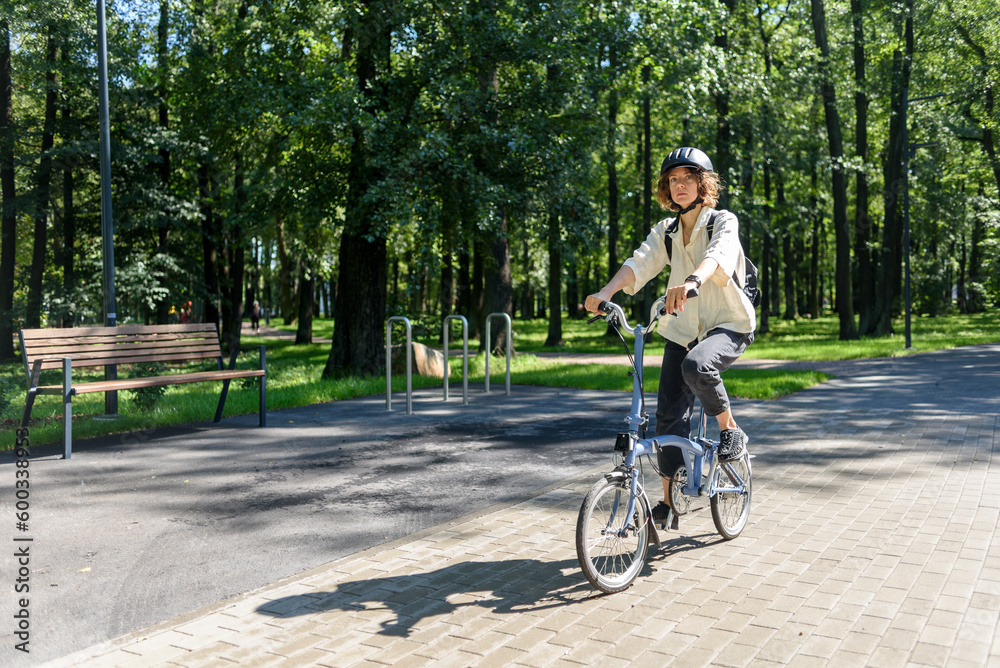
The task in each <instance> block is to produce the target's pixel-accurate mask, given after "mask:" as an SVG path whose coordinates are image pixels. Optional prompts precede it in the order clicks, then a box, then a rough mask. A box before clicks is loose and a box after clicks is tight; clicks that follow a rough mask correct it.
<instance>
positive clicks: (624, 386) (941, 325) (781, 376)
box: [0, 313, 1000, 449]
mask: <svg viewBox="0 0 1000 668" xmlns="http://www.w3.org/2000/svg"><path fill="white" fill-rule="evenodd" d="M275 324H276V323H274V322H272V325H275ZM771 326H772V331H771V332H770V333H769V334H767V335H764V336H760V337H758V340H757V341H756V342H755V343H754V344H753V345H752V346H751V347H750V348H749V350H748V351H747V353H746V355H745V357H747V358H764V359H785V360H836V359H851V358H859V357H879V356H892V355H905V354H910V353H912V352H921V351H928V350H937V349H942V348H951V347H955V346H960V345H969V344H974V343H986V342H992V341H997V340H1000V329H998V327H997V314H996V313H990V314H983V315H976V316H950V317H947V318H916V319H914V321H913V336H912V338H913V344H914V349H913V350H909V351H908V350H905V349H904V344H903V337H902V336H901V335H897V336H895V337H891V338H887V339H862V340H861V341H853V342H839V341H837V320H836V317H835V316H825V317H823V318H820V319H817V320H815V321H811V320H797V321H794V322H786V321H782V320H780V319H776V318H772V320H771ZM897 328H898V329H899V330H900V331H901V330H902V323H899V324H898V325H897ZM283 329H286V328H283ZM287 329H290V330H292V331H294V328H291V327H290V328H287ZM332 329H333V326H332V322H331V321H330V320H323V319H317V320H316V321H315V323H314V335H315V336H316V337H317V338H328V337H329V336H330V335H331V333H332ZM455 329H456V330H457V329H458V328H457V327H456V328H455ZM605 329H606V327H605V325H604V324H603V323H600V322H599V323H595V324H594V325H591V326H587V324H586V321H583V320H575V321H571V320H568V319H565V318H564V319H563V341H564V345H563V346H559V347H546V346H544V342H545V338H546V335H547V332H548V323H547V321H545V320H532V321H515V322H514V335H515V343H514V347H515V350H517V352H518V353H519V354H518V355H516V356H515V357H514V360H513V363H512V368H511V377H512V382H513V383H515V384H524V385H541V386H552V387H579V388H584V389H598V390H615V391H623V392H624V391H628V390H630V389H631V382H632V381H631V378H630V377H629V376H628V374H627V370H628V369H627V360H626V358H625V355H624V350H623V347H622V345H621V342H620V341H618V340H617V339H611V340H609V339H607V338H605V336H604V332H605ZM400 338H401V337H400ZM657 338H658V337H657ZM257 341H262V342H264V343H266V344H267V350H268V382H267V386H268V409H269V410H271V411H274V410H279V409H282V408H291V407H295V406H306V405H311V404H316V403H324V402H328V401H337V400H340V399H349V398H354V397H361V396H370V395H377V394H384V393H385V378H384V376H377V377H370V378H344V379H339V380H324V379H322V378H321V377H320V374H321V372H322V369H323V366H324V364H325V362H326V358H327V356H328V354H329V344H326V343H323V344H311V345H304V346H295V345H293V344H292V343H291V342H290V341H286V340H279V339H261V338H260V337H247V338H245V339H244V342H245V343H254V342H257ZM425 342H426V343H428V344H429V345H438V342H437V341H436V340H434V339H428V340H426V341H425ZM453 345H454V344H453ZM460 346H461V342H460V341H459V343H458V346H456V347H459V348H460ZM469 347H470V349H471V350H473V351H474V350H476V348H477V347H478V341H470V346H469ZM453 349H454V348H453ZM544 351H564V352H578V353H618V354H621V365H604V364H568V363H565V362H561V361H559V360H558V359H557V358H544V357H537V356H535V355H531V354H525V353H533V352H544ZM661 352H662V343H661V342H659V341H655V342H654V343H653V344H651V345H650V346H648V347H647V354H648V355H658V354H661ZM484 359H485V358H484V357H483V356H482V355H480V356H478V357H474V358H472V359H470V363H469V376H470V382H473V383H477V382H482V381H483V374H484V368H485V361H484ZM242 365H243V366H246V367H247V368H253V366H254V363H253V361H252V360H243V361H242ZM451 370H452V371H451V379H452V380H451V389H452V395H453V396H454V395H455V393H456V392H461V361H460V360H458V359H452V360H451ZM490 371H491V383H492V384H500V385H502V383H503V382H504V361H503V358H495V359H494V361H493V362H491V364H490ZM167 372H169V371H167ZM23 373H24V371H23V366H22V364H21V363H20V362H17V363H5V364H0V392H2V394H0V426H2V431H0V448H2V449H9V448H10V447H11V446H12V445H13V443H14V433H13V432H14V429H13V428H14V427H15V426H16V424H17V422H18V421H19V419H20V414H21V410H22V408H23V405H24V394H25V389H24V382H23ZM58 373H59V372H50V374H51V375H50V376H49V377H48V378H47V379H46V378H44V377H43V383H53V384H55V383H57V382H59V380H58ZM102 373H103V372H102V371H100V370H98V371H97V372H93V371H87V370H80V371H77V372H75V373H74V379H75V380H76V381H77V382H80V381H83V380H87V379H96V378H99V377H100V376H101V374H102ZM125 373H126V372H122V375H123V377H124V375H125ZM825 379H826V376H825V375H824V374H821V373H817V372H813V371H784V370H773V369H767V370H763V369H732V370H730V371H729V372H727V373H726V387H727V389H728V390H729V393H730V394H731V395H733V396H738V397H743V398H747V399H755V400H769V399H775V398H778V397H781V396H784V395H787V394H790V393H793V392H796V391H799V390H801V389H804V388H806V387H809V386H811V385H814V384H816V383H819V382H822V381H823V380H825ZM657 385H658V378H657V377H656V374H650V377H649V378H647V380H646V383H645V389H646V391H647V392H655V391H656V388H657ZM413 386H414V388H424V387H441V381H440V380H438V379H434V378H424V377H420V376H414V378H413ZM219 389H220V385H219V383H194V384H189V385H176V386H171V387H168V388H166V391H165V392H164V394H163V396H162V397H160V398H159V399H158V400H157V401H156V402H155V403H154V404H153V405H152V407H151V408H146V407H143V406H141V405H139V404H138V403H137V402H136V399H135V397H134V395H133V394H132V393H130V392H121V393H119V408H120V413H121V417H119V418H118V419H116V420H111V421H107V420H97V419H94V418H95V417H96V416H100V415H101V414H102V413H103V412H104V395H102V394H88V395H83V396H80V397H76V398H75V400H74V402H73V412H74V420H73V434H74V437H75V438H81V439H82V438H88V437H93V436H100V435H106V434H114V433H122V432H133V433H134V434H135V436H136V438H140V439H141V438H142V434H143V433H144V432H145V431H147V430H150V429H152V428H155V427H158V426H166V425H175V424H186V423H191V422H201V421H207V420H211V419H212V417H213V416H214V414H215V405H216V403H217V401H218V396H219ZM393 391H394V392H403V391H405V377H404V375H403V374H402V373H398V374H393ZM401 400H402V398H401V397H400V398H397V401H401ZM256 411H257V390H256V386H255V385H253V383H252V382H248V381H236V382H234V383H233V386H232V387H231V389H230V393H229V398H228V400H227V402H226V410H225V416H226V417H229V416H234V415H246V414H253V413H256ZM61 415H62V405H61V403H60V402H59V400H58V399H57V398H56V397H52V396H43V397H39V398H38V400H37V401H36V402H35V408H34V411H33V413H32V416H33V422H34V424H33V425H32V428H31V441H32V443H35V444H42V443H51V442H57V441H59V440H60V439H61V438H62V425H61Z"/></svg>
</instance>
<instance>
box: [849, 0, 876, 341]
mask: <svg viewBox="0 0 1000 668" xmlns="http://www.w3.org/2000/svg"><path fill="white" fill-rule="evenodd" d="M863 16H864V14H863V10H862V6H861V0H851V22H852V25H853V28H854V33H853V34H854V113H855V116H856V119H855V152H856V153H857V156H858V158H859V159H860V160H861V162H862V163H863V164H862V165H861V166H859V167H858V169H857V170H856V171H855V172H854V174H855V179H856V180H857V188H856V193H855V197H856V199H855V207H854V235H855V236H854V255H855V257H857V259H858V291H857V292H858V315H859V321H860V322H859V325H858V330H859V332H860V333H861V334H871V333H872V332H873V331H874V324H875V323H874V320H875V319H874V315H875V299H874V295H875V274H874V272H873V269H872V256H871V250H870V249H869V245H870V243H871V232H872V229H871V227H872V224H871V222H872V221H871V218H870V217H869V215H868V176H867V172H866V170H865V165H866V164H867V162H868V93H867V92H866V91H865V87H866V86H867V83H866V80H865V32H864V23H863Z"/></svg>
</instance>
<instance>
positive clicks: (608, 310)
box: [587, 288, 698, 334]
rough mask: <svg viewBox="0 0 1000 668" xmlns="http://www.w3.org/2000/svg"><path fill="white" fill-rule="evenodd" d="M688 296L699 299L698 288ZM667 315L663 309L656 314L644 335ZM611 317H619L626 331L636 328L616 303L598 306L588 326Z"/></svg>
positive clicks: (693, 289) (688, 292) (605, 303)
mask: <svg viewBox="0 0 1000 668" xmlns="http://www.w3.org/2000/svg"><path fill="white" fill-rule="evenodd" d="M686 296H687V298H688V299H692V298H694V297H697V296H698V288H692V289H690V290H688V291H687V295H686ZM666 314H667V312H666V310H665V309H664V308H662V307H661V308H660V312H659V313H657V314H656V317H654V318H653V319H652V320H650V321H649V324H648V325H646V327H645V328H643V334H645V333H646V332H648V331H649V330H651V329H652V328H653V324H654V323H655V322H656V321H657V320H659V319H660V318H662V317H663V316H665V315H666ZM671 315H673V316H674V317H677V314H676V313H672V314H671ZM611 316H614V317H617V318H618V320H619V322H620V323H621V324H622V325H623V326H624V327H625V329H627V330H629V331H633V329H634V328H633V327H632V325H630V324H629V322H628V318H626V317H625V311H624V309H622V307H621V306H619V305H618V304H616V303H614V302H601V303H600V304H598V305H597V314H596V315H595V316H594V317H593V318H591V319H590V320H588V321H587V324H588V325H589V324H591V323H593V322H596V321H597V320H599V319H601V318H602V317H604V318H608V317H611Z"/></svg>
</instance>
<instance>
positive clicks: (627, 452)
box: [599, 302, 731, 542]
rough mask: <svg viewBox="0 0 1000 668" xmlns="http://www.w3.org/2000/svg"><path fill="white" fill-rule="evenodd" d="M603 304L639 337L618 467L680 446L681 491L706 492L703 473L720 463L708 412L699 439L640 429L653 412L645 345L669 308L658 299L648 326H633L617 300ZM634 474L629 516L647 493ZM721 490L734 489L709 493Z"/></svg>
mask: <svg viewBox="0 0 1000 668" xmlns="http://www.w3.org/2000/svg"><path fill="white" fill-rule="evenodd" d="M599 308H600V310H601V311H604V312H605V313H607V314H608V315H607V318H608V320H609V321H610V320H611V319H615V320H616V321H617V326H618V327H619V328H624V329H626V330H628V331H629V332H630V333H631V334H632V335H633V337H634V338H635V349H634V354H633V360H634V364H635V366H634V369H633V373H632V406H631V408H630V410H629V415H628V417H627V418H626V419H625V420H626V422H627V423H628V433H627V434H621V435H620V436H619V442H618V443H617V444H616V446H615V447H616V449H618V450H623V451H624V455H623V456H624V460H623V461H622V466H621V467H619V468H620V471H618V475H620V476H624V475H625V472H630V471H634V467H635V462H636V460H637V459H638V458H639V457H641V456H643V455H655V454H656V452H657V451H658V450H659V449H660V448H664V447H677V448H680V450H681V454H682V455H683V457H684V466H685V467H686V469H687V471H688V482H687V484H686V485H685V486H684V487H683V488H682V489H681V492H682V493H683V494H684V495H685V496H704V495H705V489H704V486H703V485H702V483H701V481H702V477H703V475H702V474H703V473H704V472H705V470H706V466H707V469H708V477H707V479H708V480H712V475H713V474H714V472H715V467H716V465H717V461H716V456H715V450H714V449H713V448H712V447H711V441H709V440H707V439H706V438H705V437H704V431H705V430H704V424H705V416H704V414H702V420H701V425H702V428H701V430H700V431H701V434H700V435H699V436H698V438H697V440H690V439H687V438H683V437H681V436H673V435H663V436H655V437H653V438H642V437H640V430H642V431H643V432H644V431H645V429H644V428H645V426H646V425H647V424H648V423H649V416H648V415H647V414H646V413H645V412H644V411H643V396H642V374H643V348H644V347H645V337H646V335H647V334H648V333H649V332H651V331H653V328H654V327H655V325H656V322H657V321H658V320H659V319H660V317H662V316H663V315H665V310H664V309H663V308H662V307H661V306H660V303H659V302H657V305H655V306H654V307H653V309H654V312H655V313H656V315H655V317H653V319H652V320H651V321H650V323H649V324H648V325H647V326H646V327H643V326H642V325H636V326H635V327H632V326H630V325H629V324H628V321H627V319H626V318H625V312H624V311H623V310H622V308H621V307H620V306H618V305H617V304H615V303H613V302H603V303H602V304H601V305H600V307H599ZM623 437H625V438H627V442H626V443H623V442H622V441H623ZM612 475H614V474H612ZM631 478H632V479H631V486H632V488H631V494H630V495H629V502H628V509H627V514H626V515H625V516H626V517H632V516H633V515H632V514H633V513H634V512H635V500H636V498H637V497H638V496H639V495H640V494H644V491H641V490H640V486H639V476H637V475H632V476H631ZM717 491H723V492H725V491H731V490H728V488H726V489H719V490H709V495H712V494H714V493H715V492H717ZM647 500H648V499H647ZM614 510H617V509H614ZM623 530H624V529H623ZM654 540H655V539H654ZM656 542H658V541H656Z"/></svg>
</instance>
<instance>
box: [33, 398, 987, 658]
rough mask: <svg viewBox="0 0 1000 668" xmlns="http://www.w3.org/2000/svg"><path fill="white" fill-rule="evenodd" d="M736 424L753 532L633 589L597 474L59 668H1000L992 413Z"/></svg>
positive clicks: (788, 416)
mask: <svg viewBox="0 0 1000 668" xmlns="http://www.w3.org/2000/svg"><path fill="white" fill-rule="evenodd" d="M740 417H741V423H742V424H743V425H744V426H745V428H746V430H747V431H748V432H749V433H751V434H752V435H753V439H754V440H753V443H752V444H751V450H752V452H753V453H755V454H756V455H757V457H756V459H755V460H754V466H755V469H754V499H753V509H752V513H751V519H750V522H749V525H748V526H747V528H746V530H745V531H744V533H743V535H742V536H740V537H739V538H737V539H735V540H733V541H729V542H726V541H722V540H721V539H720V538H719V536H718V534H716V533H715V529H714V526H713V524H712V519H711V514H710V513H709V512H708V510H707V506H706V507H705V508H704V509H703V510H698V511H694V512H692V513H691V514H689V515H687V516H685V517H683V518H682V521H681V526H680V531H678V532H666V533H665V534H661V537H662V538H664V539H665V542H664V545H663V548H662V549H657V548H655V547H654V548H652V549H651V552H650V557H649V560H648V561H649V567H648V568H647V569H646V572H645V573H644V574H643V575H642V576H641V577H640V578H639V580H638V581H637V582H636V584H635V585H634V586H633V587H632V588H631V589H629V590H627V591H625V592H623V593H620V594H615V595H610V596H605V595H599V594H598V592H596V591H595V590H593V589H592V588H591V587H590V585H589V584H588V583H587V582H586V580H585V579H584V578H583V576H582V574H581V573H580V570H579V567H578V565H577V562H576V553H575V548H574V531H575V524H576V515H577V510H578V508H579V504H580V502H581V501H582V499H583V496H584V494H585V493H586V491H587V489H588V487H589V485H590V484H591V483H592V482H593V481H594V480H595V479H596V477H597V475H598V473H599V472H598V471H593V472H592V473H590V474H587V475H585V476H581V477H577V478H576V479H573V480H569V481H566V482H564V483H562V484H559V485H558V486H556V487H554V488H552V489H549V490H547V491H544V493H541V494H539V495H537V496H534V497H533V498H529V499H526V500H523V501H521V502H519V503H517V504H515V505H512V506H506V507H494V508H491V509H489V510H487V511H486V512H483V513H479V514H476V515H475V516H469V517H465V518H461V519H459V520H456V521H454V522H450V523H447V524H445V525H442V526H438V527H435V528H433V529H430V530H427V531H424V532H421V533H419V534H415V535H413V536H409V537H407V538H405V539H401V540H399V541H396V542H395V543H390V544H388V545H384V546H381V547H379V548H376V549H372V550H369V551H367V552H364V553H360V554H356V555H353V556H350V557H347V558H344V559H341V560H339V561H335V562H332V563H330V564H326V565H324V566H322V567H319V568H316V569H313V570H312V571H309V572H306V573H302V574H300V575H298V576H295V577H292V578H289V579H287V580H284V581H282V582H278V583H275V584H273V585H271V586H268V587H265V588H263V589H261V590H258V591H255V592H251V593H249V594H247V595H244V596H241V597H238V598H237V599H233V600H229V601H224V602H222V603H219V604H217V605H214V606H211V607H209V608H207V609H203V610H200V611H198V612H196V613H193V614H191V615H186V616H183V617H181V618H178V619H174V620H170V621H168V622H166V623H164V624H161V625H158V626H156V627H153V628H149V629H145V630H143V631H141V632H138V633H134V634H131V635H129V636H126V637H124V638H119V639H117V640H114V641H111V642H109V643H106V644H104V645H101V646H98V647H95V648H91V649H89V650H85V651H83V652H78V653H76V654H73V655H71V656H68V657H64V658H63V659H60V660H57V661H55V662H53V663H52V665H54V666H64V665H82V666H157V665H163V666H166V665H170V666H174V665H177V666H191V667H199V666H232V665H237V664H238V665H241V666H265V665H291V666H304V665H317V666H388V665H400V666H419V665H435V666H501V665H503V666H507V665H523V666H580V665H600V666H602V667H604V666H626V665H627V666H647V665H648V666H657V667H658V668H659V667H662V666H665V665H676V666H769V665H775V666H778V665H794V666H812V665H816V666H828V665H832V666H879V667H887V666H969V667H973V666H975V667H977V668H978V667H982V666H987V665H994V666H1000V540H997V539H998V538H1000V536H998V533H1000V530H998V523H1000V494H998V491H997V490H1000V457H998V452H997V447H998V446H997V444H996V443H997V441H996V432H997V426H998V425H997V421H998V417H997V416H996V415H962V414H949V413H945V412H940V411H924V410H888V411H886V410H874V409H871V410H867V411H866V410H858V409H852V410H850V411H844V410H829V411H822V410H820V407H787V406H780V404H779V405H774V404H771V405H757V406H754V407H752V408H749V409H743V410H742V412H741V415H740ZM650 482H654V483H655V481H650ZM456 484H458V482H456ZM650 487H655V484H654V485H650Z"/></svg>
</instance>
